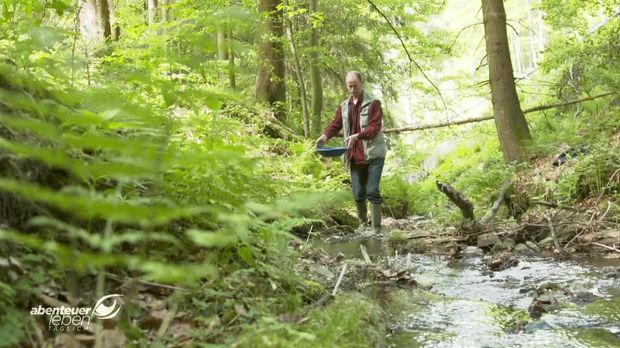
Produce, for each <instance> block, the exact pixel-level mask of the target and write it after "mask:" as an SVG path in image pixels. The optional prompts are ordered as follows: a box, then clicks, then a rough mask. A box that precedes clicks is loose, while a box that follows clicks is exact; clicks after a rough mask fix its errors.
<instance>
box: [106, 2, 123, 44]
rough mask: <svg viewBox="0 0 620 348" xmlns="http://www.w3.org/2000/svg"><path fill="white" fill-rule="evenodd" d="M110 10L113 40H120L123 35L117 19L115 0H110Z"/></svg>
mask: <svg viewBox="0 0 620 348" xmlns="http://www.w3.org/2000/svg"><path fill="white" fill-rule="evenodd" d="M108 10H109V11H110V27H112V40H114V41H118V39H119V38H120V36H121V27H120V26H119V25H118V20H117V19H116V7H115V6H114V0H108Z"/></svg>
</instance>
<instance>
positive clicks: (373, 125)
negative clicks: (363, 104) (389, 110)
mask: <svg viewBox="0 0 620 348" xmlns="http://www.w3.org/2000/svg"><path fill="white" fill-rule="evenodd" d="M368 114H369V118H370V119H369V121H368V127H366V129H364V130H363V131H361V132H360V133H359V136H358V138H359V139H372V138H374V137H376V136H377V134H379V131H381V122H382V119H383V110H382V109H381V102H380V101H378V100H375V101H373V102H372V104H371V105H370V110H368Z"/></svg>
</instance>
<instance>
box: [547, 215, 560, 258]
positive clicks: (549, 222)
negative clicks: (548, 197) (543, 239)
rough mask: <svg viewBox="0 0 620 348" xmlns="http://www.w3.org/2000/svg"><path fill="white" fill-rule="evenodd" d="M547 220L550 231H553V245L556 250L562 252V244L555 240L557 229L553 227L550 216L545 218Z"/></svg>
mask: <svg viewBox="0 0 620 348" xmlns="http://www.w3.org/2000/svg"><path fill="white" fill-rule="evenodd" d="M545 220H547V224H548V225H549V231H551V238H553V245H555V248H556V249H558V250H560V243H558V240H557V238H555V228H554V227H553V221H552V220H551V218H549V217H548V216H545Z"/></svg>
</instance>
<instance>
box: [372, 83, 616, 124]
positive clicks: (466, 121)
mask: <svg viewBox="0 0 620 348" xmlns="http://www.w3.org/2000/svg"><path fill="white" fill-rule="evenodd" d="M612 94H616V92H607V93H602V94H597V95H594V96H591V97H586V98H581V99H575V100H569V101H567V102H563V103H556V104H549V105H540V106H535V107H532V108H527V109H524V110H523V113H524V114H528V113H532V112H536V111H542V110H547V109H553V108H557V107H560V106H567V105H572V104H577V103H581V102H584V101H588V100H592V99H597V98H602V97H606V96H609V95H612ZM494 118H495V117H494V116H482V117H475V118H468V119H465V120H460V121H454V122H439V123H431V124H425V125H419V126H406V127H402V128H388V129H385V130H383V133H401V132H411V131H417V130H424V129H432V128H441V127H450V126H457V125H461V124H466V123H474V122H482V121H488V120H492V119H494Z"/></svg>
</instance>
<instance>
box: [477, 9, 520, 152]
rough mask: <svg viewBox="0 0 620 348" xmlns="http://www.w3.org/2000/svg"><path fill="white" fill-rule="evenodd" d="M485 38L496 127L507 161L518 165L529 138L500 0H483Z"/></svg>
mask: <svg viewBox="0 0 620 348" xmlns="http://www.w3.org/2000/svg"><path fill="white" fill-rule="evenodd" d="M482 17H483V20H484V37H485V41H486V49H487V62H488V63H489V80H490V81H491V100H492V103H493V114H494V116H495V127H496V128H497V135H498V136H499V142H500V144H501V147H502V152H503V154H504V159H505V160H506V161H507V162H514V161H517V162H520V161H522V160H523V157H524V153H523V152H524V150H523V147H522V145H523V143H524V142H527V141H529V140H531V139H532V137H531V135H530V131H529V129H528V126H527V121H526V120H525V116H524V115H523V111H522V110H521V105H520V104H519V99H518V97H517V90H516V88H515V83H514V76H513V70H512V63H511V61H510V51H509V49H508V36H507V33H506V11H505V10H504V1H503V0H482Z"/></svg>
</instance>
